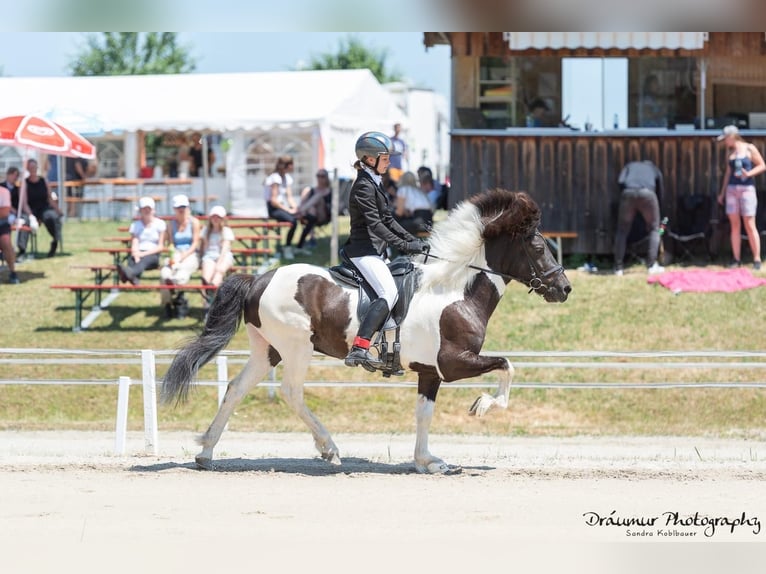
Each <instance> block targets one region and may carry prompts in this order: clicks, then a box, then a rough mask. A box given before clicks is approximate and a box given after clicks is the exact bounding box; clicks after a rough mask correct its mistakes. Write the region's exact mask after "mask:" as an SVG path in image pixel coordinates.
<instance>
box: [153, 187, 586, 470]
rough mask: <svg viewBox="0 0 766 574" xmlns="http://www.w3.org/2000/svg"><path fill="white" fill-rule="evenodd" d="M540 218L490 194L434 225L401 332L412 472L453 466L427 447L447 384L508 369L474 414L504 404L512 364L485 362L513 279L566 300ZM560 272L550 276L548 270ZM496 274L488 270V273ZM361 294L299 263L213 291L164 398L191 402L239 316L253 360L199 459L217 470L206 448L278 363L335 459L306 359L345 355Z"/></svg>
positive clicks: (524, 205)
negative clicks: (310, 390)
mask: <svg viewBox="0 0 766 574" xmlns="http://www.w3.org/2000/svg"><path fill="white" fill-rule="evenodd" d="M539 220H540V212H539V209H538V207H537V205H536V204H535V203H534V201H533V200H532V199H531V198H530V197H529V196H528V195H527V194H525V193H512V192H507V191H503V190H493V191H490V192H486V193H484V194H481V195H479V196H477V197H476V198H474V199H473V200H471V201H467V202H463V203H462V204H460V205H459V206H458V207H456V208H455V209H454V210H453V211H452V212H451V213H450V215H449V217H448V218H447V219H446V220H445V221H443V222H441V223H440V224H438V225H437V227H436V229H435V230H434V233H433V234H432V238H431V251H432V252H433V253H435V254H437V255H439V256H440V257H441V258H440V259H438V260H434V259H429V261H428V263H427V264H424V263H422V262H417V263H416V268H417V271H418V272H419V273H421V277H420V282H419V286H418V289H417V291H416V293H415V295H414V297H413V300H412V303H411V305H410V310H409V313H408V315H407V317H406V319H405V320H404V322H403V323H402V325H401V343H402V349H401V362H402V365H404V366H405V367H407V368H409V369H411V370H412V371H415V372H416V373H417V374H418V400H417V405H416V421H417V436H416V444H415V467H416V469H417V470H418V471H419V472H428V473H443V472H447V471H448V470H449V466H448V465H447V464H445V463H444V462H443V461H442V460H441V459H439V458H437V457H435V456H433V455H432V454H431V453H430V451H429V449H428V430H429V426H430V423H431V419H432V417H433V412H434V404H435V400H436V395H437V392H438V390H439V385H440V384H441V382H442V381H448V382H449V381H455V380H458V379H463V378H466V377H472V376H477V375H480V374H483V373H487V372H490V371H495V370H499V371H501V372H502V373H503V376H502V378H501V382H500V384H499V386H498V389H497V392H496V393H495V394H494V396H490V395H488V394H486V393H485V394H483V395H482V396H481V397H479V398H478V399H477V400H476V401H475V402H474V404H473V406H472V407H471V413H472V414H476V415H478V416H483V415H484V414H486V413H487V412H488V411H489V410H491V409H493V408H506V407H507V406H508V396H509V393H510V385H511V380H512V377H513V368H512V366H511V365H510V363H509V362H508V361H507V360H506V359H503V358H499V357H487V356H483V355H481V354H480V353H481V347H482V344H483V342H484V337H485V333H486V326H487V323H488V321H489V318H490V316H491V315H492V312H493V311H494V310H495V307H496V306H497V303H498V302H499V301H500V298H501V297H502V296H503V293H504V292H505V289H506V286H507V283H508V281H509V280H510V278H511V277H512V278H514V279H518V280H519V281H521V282H524V283H527V284H529V283H530V281H531V280H532V278H533V277H534V276H535V275H534V273H535V270H536V271H537V272H538V274H539V276H542V277H546V278H547V279H548V280H547V281H543V282H542V283H543V285H542V288H541V289H539V290H538V292H540V293H541V294H542V295H543V296H544V297H545V299H546V300H548V301H564V300H566V298H567V295H568V293H569V291H570V290H571V287H570V285H569V282H568V280H567V279H566V276H565V275H564V274H563V273H561V269H560V268H557V264H556V261H555V259H554V258H553V256H552V255H551V253H550V251H549V250H548V248H547V245H546V243H545V241H544V240H543V239H542V237H541V236H540V235H539V234H535V233H534V232H535V229H536V227H537V225H538V224H539ZM551 270H553V271H557V272H554V273H551V272H550V271H551ZM491 271H494V272H495V273H492V272H491ZM357 298H358V294H357V291H356V290H355V289H349V288H346V287H341V286H339V285H337V284H336V283H335V281H333V279H332V277H331V276H330V274H329V272H328V271H327V270H326V269H324V268H321V267H316V266H312V265H306V264H294V265H288V266H285V267H281V268H279V269H277V270H275V271H272V272H269V273H267V274H265V275H262V276H260V277H257V278H255V277H252V276H243V275H235V276H232V277H230V278H229V279H227V280H226V281H225V282H224V284H223V285H222V286H221V288H220V289H219V291H218V294H217V296H216V299H215V301H214V302H213V305H212V306H211V309H210V311H209V313H208V319H207V321H206V324H205V328H204V330H203V333H202V334H201V335H200V336H199V337H198V338H197V339H196V340H194V341H192V342H191V343H189V344H188V345H187V346H186V347H184V348H183V349H182V350H181V351H180V352H179V354H178V355H177V356H176V358H175V359H174V361H173V364H172V365H171V367H170V369H169V370H168V373H167V374H166V376H165V379H164V385H163V396H164V398H165V399H166V400H174V399H175V400H183V399H185V398H186V395H187V392H188V388H189V384H190V383H191V381H192V380H193V379H194V377H195V375H196V373H197V371H198V370H199V368H200V367H201V366H202V365H203V364H205V363H206V362H207V361H209V360H210V359H211V358H212V357H213V356H215V354H216V353H217V352H218V351H220V350H221V349H222V348H223V347H225V346H226V344H227V343H228V342H229V340H230V339H231V337H232V336H233V335H234V333H235V332H236V329H237V326H238V324H239V320H240V319H241V317H242V316H244V319H245V322H246V328H247V332H248V337H249V341H250V348H251V356H250V359H249V360H248V362H247V364H246V365H245V367H244V369H243V370H242V372H240V373H239V374H238V375H237V376H236V377H235V378H234V379H233V380H232V381H231V382H230V383H229V386H228V389H227V391H226V395H225V397H224V401H223V403H222V404H221V407H220V409H219V411H218V414H217V415H216V417H215V419H214V420H213V422H212V424H211V425H210V428H209V429H208V430H207V432H206V433H205V434H204V435H203V436H202V437H201V439H200V442H201V444H202V447H203V448H202V452H200V454H199V455H197V457H196V461H197V464H198V465H200V466H201V467H203V468H209V467H211V466H212V458H213V448H214V447H215V445H216V443H217V442H218V440H219V438H220V436H221V433H222V432H223V429H224V427H225V426H226V422H227V421H228V419H229V417H230V416H231V413H232V412H233V410H234V408H235V407H236V405H237V404H238V403H239V402H240V400H241V399H242V398H243V397H244V396H245V395H246V394H247V393H248V392H249V391H250V390H251V389H252V388H253V387H254V386H255V385H257V384H258V383H259V382H260V381H261V380H262V379H263V378H264V377H265V376H266V374H267V372H268V370H269V369H270V368H271V367H272V366H275V365H277V364H279V363H280V362H281V363H282V364H283V366H284V371H283V378H282V383H281V391H282V394H283V396H284V398H285V400H286V402H287V403H288V404H289V405H290V406H291V407H292V409H293V410H294V411H295V412H296V414H298V416H299V417H300V418H301V419H302V420H303V421H304V422H305V423H306V425H307V426H308V427H309V429H310V430H311V432H312V434H313V436H314V441H315V445H316V447H317V449H318V450H319V452H320V454H321V455H322V458H324V459H326V460H328V461H330V462H332V463H335V464H340V455H339V451H338V448H337V446H336V445H335V443H334V441H333V440H332V437H331V436H330V433H329V432H328V431H327V429H325V427H324V426H323V425H322V423H321V422H320V421H319V420H318V419H317V418H316V416H315V415H314V413H312V412H311V411H310V410H309V408H308V407H307V406H306V404H305V402H304V399H303V383H304V380H305V375H306V371H307V369H308V365H309V362H310V360H311V356H312V353H313V352H314V351H319V352H321V353H324V354H327V355H330V356H333V357H338V358H342V357H344V356H345V355H346V354H347V353H348V350H349V348H350V346H351V342H352V341H353V338H354V335H355V333H356V331H357V327H358V319H357V317H356V307H357Z"/></svg>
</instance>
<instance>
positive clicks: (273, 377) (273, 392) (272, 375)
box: [267, 367, 277, 401]
mask: <svg viewBox="0 0 766 574" xmlns="http://www.w3.org/2000/svg"><path fill="white" fill-rule="evenodd" d="M267 381H268V382H269V383H276V382H277V368H276V367H271V370H270V371H269V378H268V379H267ZM268 389H269V400H270V401H273V400H274V399H275V398H276V397H277V388H276V387H274V386H272V385H269V387H268Z"/></svg>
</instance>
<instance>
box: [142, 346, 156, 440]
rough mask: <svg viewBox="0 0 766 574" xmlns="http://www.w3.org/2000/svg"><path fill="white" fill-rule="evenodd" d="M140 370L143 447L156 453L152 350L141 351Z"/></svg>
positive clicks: (154, 378) (154, 370)
mask: <svg viewBox="0 0 766 574" xmlns="http://www.w3.org/2000/svg"><path fill="white" fill-rule="evenodd" d="M141 371H142V376H143V389H144V449H145V450H146V452H148V453H151V454H157V452H158V451H157V374H156V367H155V364H154V351H151V350H147V349H144V350H142V351H141Z"/></svg>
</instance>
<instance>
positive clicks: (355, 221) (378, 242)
mask: <svg viewBox="0 0 766 574" xmlns="http://www.w3.org/2000/svg"><path fill="white" fill-rule="evenodd" d="M355 151H356V157H357V161H356V163H355V164H354V167H355V168H356V170H357V176H356V179H355V180H354V183H353V185H352V186H351V193H350V194H349V198H348V211H349V218H350V223H351V230H350V232H349V237H348V240H347V241H346V243H345V245H344V246H343V251H344V253H345V255H346V256H347V257H348V258H349V259H350V260H351V263H352V264H353V265H354V267H355V268H356V269H357V270H358V271H359V273H361V275H362V276H363V277H364V279H365V281H367V283H368V284H369V285H370V287H371V288H372V290H373V291H374V292H375V295H377V298H376V299H374V300H373V301H372V302H371V303H370V307H369V308H368V310H367V313H366V315H365V316H364V318H361V322H360V323H359V329H358V331H357V334H356V337H355V338H354V343H353V346H352V347H351V350H350V351H349V353H348V355H347V356H346V359H345V363H346V365H347V366H349V367H356V366H358V365H363V366H365V365H366V366H367V367H369V368H371V369H374V368H380V367H383V366H384V365H383V363H382V362H381V360H380V358H378V357H374V356H373V355H372V354H371V353H370V350H369V349H370V339H372V336H373V335H374V334H375V332H376V331H378V330H379V329H380V328H381V327H383V324H384V323H385V322H386V319H387V318H388V315H389V313H390V312H391V309H393V307H394V304H395V303H396V300H397V299H398V298H399V292H398V290H397V288H396V283H395V282H394V278H393V277H392V276H391V271H389V269H388V266H387V265H386V261H385V259H386V251H387V249H388V244H389V243H390V244H391V245H392V246H393V247H395V248H396V249H398V250H399V251H401V252H403V253H424V252H426V251H427V249H428V246H427V244H425V243H423V242H422V241H421V240H420V239H417V238H415V237H413V236H412V235H410V233H409V232H407V231H406V230H405V229H404V228H403V227H402V226H401V225H399V224H398V223H397V222H396V221H395V220H394V218H393V215H392V214H391V207H390V205H389V197H388V194H387V193H386V192H385V191H384V190H383V187H382V186H381V183H382V175H383V174H384V173H386V170H388V167H389V164H390V158H391V156H392V155H396V154H397V153H398V152H397V151H396V150H395V149H394V144H393V142H392V141H391V139H390V138H389V137H388V136H387V135H385V134H383V133H380V132H366V133H364V134H362V135H361V136H360V137H359V139H357V141H356V146H355Z"/></svg>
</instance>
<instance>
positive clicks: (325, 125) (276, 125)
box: [0, 70, 406, 210]
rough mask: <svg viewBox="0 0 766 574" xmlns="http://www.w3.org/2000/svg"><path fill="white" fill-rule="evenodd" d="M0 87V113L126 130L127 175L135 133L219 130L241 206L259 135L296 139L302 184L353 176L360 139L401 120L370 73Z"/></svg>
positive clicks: (251, 194) (254, 184)
mask: <svg viewBox="0 0 766 574" xmlns="http://www.w3.org/2000/svg"><path fill="white" fill-rule="evenodd" d="M0 91H1V92H2V94H3V97H2V98H0V116H5V115H11V114H27V113H40V114H44V113H46V112H47V111H48V110H51V109H57V108H58V109H67V110H73V111H74V112H78V113H81V114H87V115H89V116H91V117H96V118H101V121H102V122H103V125H102V129H103V130H104V131H105V132H115V131H116V132H121V133H122V134H124V135H123V136H122V137H123V138H124V139H125V158H124V162H125V175H126V176H128V177H133V176H135V175H136V173H137V170H138V167H139V166H138V145H137V137H136V134H137V132H139V131H171V130H177V131H208V132H218V133H222V134H224V136H225V137H227V138H230V139H231V141H232V146H231V149H230V151H229V152H228V154H227V160H226V167H227V191H228V194H227V195H228V196H229V200H230V202H231V204H232V205H234V206H241V207H242V209H245V206H246V205H247V204H248V203H250V202H251V201H255V203H256V204H257V203H258V201H260V198H261V193H260V190H259V189H257V188H258V187H259V183H260V182H259V181H258V179H260V181H262V176H261V173H260V172H256V173H255V174H254V173H253V170H252V169H251V170H250V176H251V177H248V154H249V148H251V147H252V146H253V145H254V143H253V142H254V140H255V139H257V138H258V137H262V136H263V135H264V134H274V133H275V132H281V133H282V134H291V135H292V136H295V137H297V138H298V139H299V140H301V141H302V142H303V144H302V145H303V146H304V147H305V148H306V149H307V154H306V155H305V158H309V157H310V158H311V159H310V163H311V165H301V166H298V165H296V167H298V168H299V169H300V174H301V176H302V177H303V179H304V180H303V181H300V180H299V181H298V183H299V184H309V183H312V182H313V173H314V171H315V170H316V169H317V168H318V167H325V168H326V169H328V170H333V169H336V168H337V169H338V171H339V173H340V174H341V175H343V176H349V175H351V163H352V161H353V159H354V155H353V143H354V140H355V138H356V137H357V136H358V134H359V133H361V132H363V131H366V130H381V131H384V132H386V133H388V132H389V131H390V130H391V126H392V125H393V123H395V122H397V121H399V122H401V121H404V120H406V118H405V117H404V114H403V113H402V112H401V111H400V110H399V108H397V106H396V104H395V102H394V99H393V98H392V96H391V95H390V94H389V93H388V92H387V91H386V90H385V89H384V88H383V87H382V86H381V85H380V84H379V83H378V81H377V80H376V79H375V77H374V76H373V75H372V73H371V72H370V71H369V70H330V71H305V72H304V71H302V72H264V73H245V74H183V75H161V76H102V77H49V78H13V77H2V78H0ZM288 139H289V138H288ZM281 141H286V140H285V138H284V137H283V138H281ZM278 147H279V146H277V147H276V148H275V147H274V146H273V145H272V151H273V152H274V154H279V153H284V152H288V153H289V152H290V148H289V146H288V149H278ZM256 178H257V179H256ZM296 179H299V178H296ZM253 207H254V208H255V209H258V208H257V206H253ZM248 210H250V209H248Z"/></svg>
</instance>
